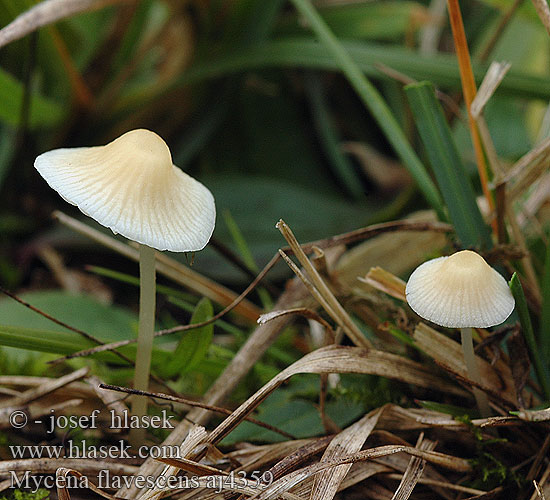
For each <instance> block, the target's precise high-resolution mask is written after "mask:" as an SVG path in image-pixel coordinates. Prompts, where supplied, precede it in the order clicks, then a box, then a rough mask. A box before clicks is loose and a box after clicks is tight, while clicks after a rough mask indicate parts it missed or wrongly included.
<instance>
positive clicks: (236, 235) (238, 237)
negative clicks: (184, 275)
mask: <svg viewBox="0 0 550 500" xmlns="http://www.w3.org/2000/svg"><path fill="white" fill-rule="evenodd" d="M222 215H223V220H224V222H225V225H226V226H227V229H228V230H229V234H231V238H232V239H233V243H235V245H237V249H238V251H239V253H240V255H241V257H242V259H243V262H244V263H245V265H246V267H248V269H250V271H252V272H253V273H259V272H260V268H259V267H258V264H256V261H255V260H254V256H253V255H252V252H251V251H250V248H249V246H248V244H247V243H246V240H245V238H244V236H243V233H242V231H241V230H240V228H239V226H238V225H237V222H236V221H235V219H234V218H233V216H232V215H231V212H230V211H229V210H227V209H226V210H224V211H223V212H222ZM256 291H257V293H258V296H259V297H260V300H261V301H262V306H263V307H264V308H265V309H266V310H269V309H271V307H272V306H273V301H272V300H271V297H270V296H269V293H268V292H267V290H266V289H265V288H263V287H259V288H257V290H256Z"/></svg>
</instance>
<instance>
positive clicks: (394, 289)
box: [358, 267, 407, 302]
mask: <svg viewBox="0 0 550 500" xmlns="http://www.w3.org/2000/svg"><path fill="white" fill-rule="evenodd" d="M358 279H359V281H361V282H363V283H366V284H367V285H370V286H372V287H373V288H376V289H377V290H380V291H381V292H384V293H387V294H388V295H390V296H391V297H393V298H395V299H398V300H401V301H402V302H406V301H407V298H406V296H405V286H406V283H405V282H404V281H403V280H402V279H401V278H398V277H397V276H395V275H394V274H392V273H390V272H388V271H386V270H384V269H382V268H381V267H372V268H371V269H369V272H368V273H367V275H366V276H365V277H364V278H358Z"/></svg>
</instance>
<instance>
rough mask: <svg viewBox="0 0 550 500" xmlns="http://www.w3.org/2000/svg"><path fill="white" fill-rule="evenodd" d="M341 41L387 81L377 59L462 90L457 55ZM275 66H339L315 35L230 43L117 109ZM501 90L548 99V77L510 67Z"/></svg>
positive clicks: (130, 95)
mask: <svg viewBox="0 0 550 500" xmlns="http://www.w3.org/2000/svg"><path fill="white" fill-rule="evenodd" d="M340 44H341V45H342V47H344V49H345V50H346V51H347V52H348V54H349V55H350V56H351V57H352V59H353V61H355V63H356V64H357V66H358V67H359V68H360V69H361V71H362V72H363V73H364V74H365V75H366V76H368V77H371V78H376V79H379V80H389V77H388V76H386V75H385V74H383V73H382V72H381V71H380V70H379V69H378V68H377V64H378V63H384V64H385V65H386V66H389V67H391V68H393V69H395V70H397V71H399V72H401V73H404V74H406V75H408V76H410V77H411V78H414V79H415V80H430V81H431V82H433V83H434V84H435V85H437V86H438V87H442V88H445V89H450V90H460V89H461V83H460V73H459V69H458V65H457V63H456V56H454V55H449V54H433V55H430V56H425V55H422V54H419V53H418V52H416V51H414V50H411V49H408V48H404V47H399V46H393V45H379V44H376V43H372V42H360V41H350V40H347V41H345V40H344V41H341V42H340ZM274 67H275V68H276V67H298V68H309V69H320V70H327V71H340V70H341V68H340V66H339V64H338V62H337V61H336V60H335V59H334V57H333V56H332V55H331V54H330V53H329V52H328V51H327V50H326V49H325V48H324V47H323V46H322V45H320V44H319V43H318V42H317V41H316V40H315V39H313V38H312V37H304V36H302V37H284V38H279V39H277V40H273V41H267V42H263V43H258V44H254V45H251V46H249V47H247V49H246V50H242V47H238V48H232V49H230V50H228V51H227V52H225V53H224V54H222V55H219V56H216V57H213V58H199V59H197V61H196V62H195V64H194V65H193V66H192V67H190V68H189V69H188V70H187V71H186V72H185V73H184V74H183V75H182V76H181V77H179V78H177V79H175V80H174V81H172V82H171V83H170V84H167V85H166V86H165V87H162V88H160V87H157V86H155V85H153V86H148V85H144V86H141V87H140V86H136V87H134V88H132V89H128V90H127V92H126V94H125V96H124V98H122V99H121V101H120V102H119V105H118V107H117V108H116V109H115V111H118V110H119V109H124V108H125V107H139V106H140V105H141V104H142V103H143V100H144V99H145V100H147V99H152V98H154V97H155V96H158V95H159V94H162V93H165V92H168V91H170V90H172V89H174V88H178V87H181V86H186V85H194V84H197V83H201V82H203V81H204V80H208V79H212V78H221V77H224V76H227V75H231V74H235V73H239V72H242V71H248V70H257V69H262V68H274ZM473 70H474V76H475V79H476V82H477V83H478V84H480V83H481V81H482V80H483V77H484V76H485V74H486V72H487V65H485V64H474V65H473ZM498 93H499V94H502V95H504V94H507V95H512V96H516V97H522V98H527V99H542V100H544V101H548V99H550V80H548V79H547V78H543V77H540V76H536V75H530V74H525V73H523V72H518V71H514V70H510V71H509V72H508V73H507V75H506V77H505V78H504V80H503V81H502V83H501V84H500V86H499V88H498Z"/></svg>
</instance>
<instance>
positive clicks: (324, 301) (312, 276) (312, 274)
mask: <svg viewBox="0 0 550 500" xmlns="http://www.w3.org/2000/svg"><path fill="white" fill-rule="evenodd" d="M276 227H277V229H279V231H281V233H282V235H283V236H284V238H285V239H286V241H287V242H288V244H289V246H290V248H291V249H292V251H293V252H294V255H295V256H296V258H297V259H298V260H299V261H300V264H302V266H303V268H304V270H305V272H306V274H307V276H308V277H309V280H311V285H312V287H309V286H308V285H306V286H308V288H309V290H310V291H312V290H313V289H314V290H315V292H313V291H312V293H314V294H315V295H314V296H315V298H316V299H317V300H318V301H320V304H321V305H322V306H323V308H324V309H325V311H326V312H327V313H328V314H329V315H330V316H331V317H332V319H334V321H336V323H338V325H339V326H340V327H341V328H342V329H343V330H344V332H345V333H346V334H347V335H348V337H349V338H350V339H351V340H352V342H353V343H354V344H355V345H357V346H362V347H370V345H371V344H370V342H369V341H368V340H367V339H366V338H365V336H364V335H363V332H361V330H359V328H358V327H357V325H356V324H355V323H354V322H353V321H352V319H351V318H350V317H349V314H348V313H347V311H346V310H345V309H344V308H343V307H342V305H341V304H340V302H338V299H337V298H336V297H335V296H334V294H333V293H332V291H331V290H330V288H329V287H328V285H327V284H326V283H325V281H324V280H323V278H322V277H321V276H320V275H319V273H318V272H317V270H316V269H315V267H314V266H313V264H312V263H311V262H310V260H309V259H308V258H307V255H306V254H305V252H304V251H303V250H302V247H301V246H300V244H299V243H298V241H297V240H296V238H295V236H294V234H293V233H292V231H291V229H290V227H288V225H287V224H286V223H285V222H284V221H283V220H282V219H281V220H280V221H279V222H278V223H277V225H276ZM283 254H284V252H283V253H282V254H281V255H283ZM283 258H284V257H283ZM285 260H286V261H287V263H289V261H288V260H287V259H285ZM292 269H293V271H294V272H298V273H299V274H298V275H299V276H300V277H301V279H302V281H304V279H303V274H302V273H301V272H300V271H299V270H297V268H296V267H293V268H292ZM309 280H307V279H306V280H305V281H304V284H306V282H307V281H309Z"/></svg>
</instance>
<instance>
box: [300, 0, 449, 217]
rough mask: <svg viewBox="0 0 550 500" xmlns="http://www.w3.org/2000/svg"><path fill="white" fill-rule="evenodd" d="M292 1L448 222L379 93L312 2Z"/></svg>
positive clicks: (418, 162)
mask: <svg viewBox="0 0 550 500" xmlns="http://www.w3.org/2000/svg"><path fill="white" fill-rule="evenodd" d="M291 1H292V3H293V5H294V7H295V8H296V10H297V11H298V12H299V13H300V14H301V15H302V16H304V18H305V19H306V20H307V22H308V23H309V25H310V27H311V29H312V31H313V32H314V33H315V35H316V36H317V37H318V38H319V41H320V42H321V44H322V45H323V46H324V48H325V49H326V51H327V52H328V53H329V54H330V55H331V56H332V57H333V58H334V60H335V61H336V62H337V65H338V67H339V68H340V70H341V71H342V73H343V74H344V75H345V76H346V78H347V79H348V81H349V83H350V84H351V86H352V87H353V88H354V89H355V91H356V92H357V94H358V95H359V97H360V99H361V101H363V104H364V105H365V106H366V107H367V109H368V110H369V111H370V112H371V113H372V115H373V116H374V118H375V119H376V121H377V122H378V126H379V127H380V128H381V129H382V130H383V131H384V133H385V135H386V138H387V139H388V141H389V142H390V144H391V145H392V146H393V148H394V149H395V152H396V153H397V155H398V156H399V157H400V158H401V161H402V162H403V164H404V165H405V167H407V169H408V170H409V172H410V174H411V175H412V176H413V178H414V179H415V181H416V183H417V185H418V187H419V188H420V190H421V191H422V193H423V194H424V196H425V198H426V200H427V201H428V203H429V204H430V205H431V206H432V207H433V209H434V210H435V211H436V212H437V213H438V215H439V217H440V218H441V219H444V218H445V214H444V210H443V203H442V200H441V196H440V194H439V192H438V191H437V189H436V187H435V185H434V183H433V182H432V180H431V178H430V176H429V175H428V172H427V171H426V169H425V168H424V165H422V163H421V162H420V160H419V159H418V157H417V156H416V153H415V152H414V150H413V149H412V148H411V146H410V144H409V143H408V141H407V139H406V137H405V134H404V133H403V131H402V130H401V127H400V126H399V124H398V123H397V121H396V119H395V117H394V116H393V115H392V113H391V111H390V109H389V107H388V106H387V104H386V103H385V102H384V99H383V98H382V96H381V95H380V93H379V92H378V90H376V88H375V87H374V86H373V85H372V84H371V83H370V82H369V81H368V80H367V78H366V77H365V75H364V74H363V72H362V71H361V69H360V68H359V66H358V65H357V64H356V63H355V61H354V60H353V58H352V56H351V55H350V54H349V53H348V52H347V51H346V49H345V47H344V46H342V44H341V43H340V42H339V41H338V39H337V38H336V37H335V36H334V34H333V33H332V31H331V30H330V28H329V27H328V26H327V24H326V23H325V22H324V21H323V18H322V17H321V16H320V15H319V13H318V12H317V11H316V10H315V8H314V7H313V6H312V5H311V2H310V1H309V0H291Z"/></svg>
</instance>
